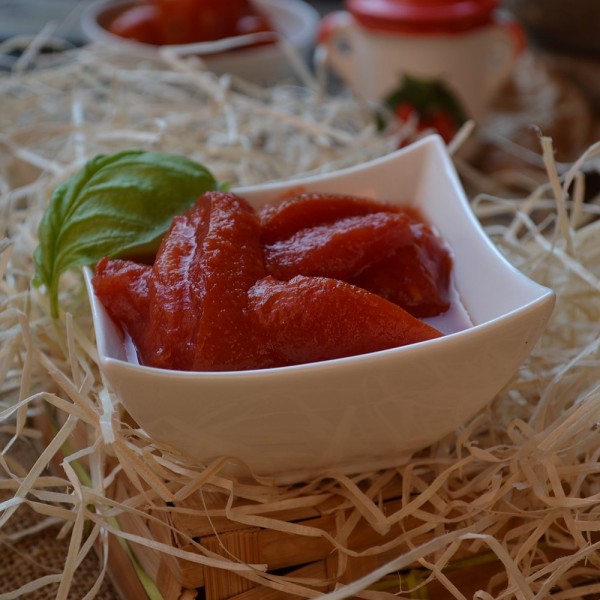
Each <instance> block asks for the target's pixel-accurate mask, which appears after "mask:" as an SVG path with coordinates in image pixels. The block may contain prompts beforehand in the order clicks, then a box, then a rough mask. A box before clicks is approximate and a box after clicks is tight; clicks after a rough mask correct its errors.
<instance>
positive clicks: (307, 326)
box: [249, 276, 442, 366]
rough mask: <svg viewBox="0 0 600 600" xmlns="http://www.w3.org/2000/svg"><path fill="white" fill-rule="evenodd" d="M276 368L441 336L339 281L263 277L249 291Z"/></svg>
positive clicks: (417, 321) (356, 288) (311, 278)
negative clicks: (278, 279) (286, 279)
mask: <svg viewBox="0 0 600 600" xmlns="http://www.w3.org/2000/svg"><path fill="white" fill-rule="evenodd" d="M249 309H250V311H251V312H252V315H253V318H254V322H255V327H256V328H257V329H258V330H259V331H262V332H263V334H262V335H263V336H264V338H265V344H266V345H267V346H268V348H269V350H270V353H271V357H272V360H273V363H274V365H275V366H285V365H295V364H302V363H309V362H315V361H322V360H328V359H333V358H341V357H345V356H353V355H357V354H364V353H367V352H375V351H377V350H384V349H387V348H393V347H396V346H403V345H406V344H413V343H416V342H421V341H424V340H429V339H433V338H437V337H440V336H442V334H441V333H440V332H439V331H437V330H436V329H434V328H433V327H430V326H429V325H427V324H425V323H423V322H422V321H419V320H418V319H415V318H414V317H412V316H411V315H410V314H408V313H407V312H406V311H404V310H403V309H401V308H400V307H399V306H396V305H395V304H392V303H391V302H388V301H387V300H384V299H383V298H380V297H378V296H376V295H375V294H371V293H370V292H367V291H366V290H363V289H361V288H358V287H355V286H353V285H350V284H348V283H345V282H343V281H338V280H335V279H328V278H324V277H302V276H299V277H294V279H292V280H291V281H289V282H281V281H277V280H275V279H274V278H272V277H266V278H264V279H262V280H260V281H258V282H257V283H256V285H254V286H253V287H252V288H251V290H250V292H249Z"/></svg>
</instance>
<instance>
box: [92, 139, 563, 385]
mask: <svg viewBox="0 0 600 600" xmlns="http://www.w3.org/2000/svg"><path fill="white" fill-rule="evenodd" d="M428 146H430V147H431V149H433V150H435V151H437V152H441V153H440V156H441V157H442V159H443V161H444V163H445V165H446V166H449V167H451V170H450V172H449V174H450V175H451V176H452V178H457V176H456V173H455V171H454V167H453V164H452V161H451V159H450V157H449V155H448V154H447V152H446V150H445V149H446V145H445V143H444V142H443V140H442V139H441V137H440V136H439V135H437V134H433V135H429V136H426V137H425V138H422V139H421V140H419V141H417V142H415V143H414V144H411V146H409V147H407V148H403V149H401V150H397V151H395V152H391V153H389V154H386V155H384V156H381V157H378V158H375V159H372V160H369V161H366V162H363V163H360V164H358V165H354V166H350V167H346V168H343V169H339V170H336V171H331V172H328V173H319V174H317V175H309V176H306V177H298V178H297V179H290V180H286V181H273V182H266V183H263V184H257V185H253V186H240V187H235V188H232V190H231V191H232V192H233V193H236V194H239V195H243V194H244V193H247V192H250V191H253V192H256V191H257V190H258V189H260V190H269V191H276V190H278V189H280V188H281V189H286V188H289V187H290V186H293V187H295V186H298V187H300V186H302V185H303V184H311V185H313V184H315V183H317V184H318V183H319V182H320V181H323V180H331V179H332V178H339V177H344V176H345V175H348V174H356V173H361V172H362V171H365V170H370V169H372V168H374V167H375V168H376V167H377V166H378V165H381V164H384V163H388V162H393V161H395V160H396V159H397V157H398V156H399V155H400V154H401V155H405V154H407V153H408V152H418V151H419V150H420V149H423V148H425V149H426V148H427V147H428ZM455 183H457V185H458V188H457V189H458V190H459V191H461V192H462V187H460V184H459V182H458V179H456V181H455ZM459 199H460V200H461V202H460V206H461V207H462V210H463V211H465V212H466V213H468V214H469V216H470V217H471V219H470V222H471V224H472V226H473V227H475V228H476V229H477V230H478V233H479V238H480V241H481V243H485V244H487V246H488V248H490V249H491V250H492V252H493V254H494V255H495V259H496V260H498V261H500V262H501V263H503V267H504V268H507V269H508V270H510V271H511V272H512V274H513V275H514V276H515V277H517V278H519V279H520V280H521V282H522V283H523V284H525V285H528V286H529V287H531V288H532V289H534V290H536V291H537V296H535V297H534V298H533V299H532V300H530V301H529V302H526V303H525V304H522V305H520V306H518V307H516V308H515V309H513V310H510V311H508V312H506V313H503V314H501V315H499V316H497V317H494V318H491V319H489V320H486V321H484V322H482V323H478V324H473V325H472V326H471V327H468V328H466V329H463V330H461V331H457V332H454V333H450V334H447V335H444V336H443V337H440V338H435V339H431V340H425V341H422V342H417V343H414V344H409V345H405V346H399V347H395V348H387V349H384V350H378V351H375V352H369V353H366V354H358V355H354V356H346V357H342V358H334V359H329V360H323V361H318V362H310V363H303V364H298V365H289V366H283V367H272V368H268V369H248V370H245V371H239V370H236V371H178V370H169V369H161V368H158V367H151V366H147V365H142V364H139V363H133V362H130V361H128V360H122V359H120V358H115V357H113V356H110V355H108V353H107V344H106V333H107V332H106V330H105V327H104V326H103V325H104V321H105V320H107V319H108V322H110V323H112V321H111V320H110V317H109V316H108V314H107V313H106V311H105V309H104V307H103V306H102V304H101V302H100V300H99V299H98V298H97V297H96V295H95V293H94V290H93V285H92V282H91V279H92V275H93V274H92V269H91V268H90V267H84V268H83V272H84V279H85V284H86V288H87V293H88V298H89V301H90V305H91V309H92V317H93V322H94V329H95V332H96V341H97V347H98V353H99V356H100V360H101V362H102V363H103V364H105V365H106V366H108V365H112V366H113V367H118V368H121V369H127V370H133V371H135V372H139V373H144V374H147V375H152V376H161V377H167V378H169V377H176V378H182V379H190V378H196V379H211V380H213V381H215V380H219V379H224V380H233V379H236V378H257V377H258V378H269V377H274V376H276V375H280V374H285V373H297V374H301V373H304V372H305V371H307V370H310V371H317V372H321V371H325V370H334V371H337V370H338V369H347V368H352V367H354V366H356V363H357V362H358V363H359V364H360V365H361V367H368V366H369V365H372V364H373V362H377V363H380V362H381V361H383V362H388V361H394V360H396V359H398V358H399V357H402V356H404V355H406V354H409V353H410V354H413V355H418V354H420V353H422V352H428V351H429V350H430V349H434V348H436V349H440V350H441V349H445V348H446V346H452V345H456V344H460V343H462V342H463V341H466V340H469V339H470V338H471V337H475V336H480V335H486V334H488V330H490V329H494V328H496V327H501V326H502V324H503V323H505V322H506V321H508V320H511V319H513V318H516V317H517V316H518V315H521V314H522V313H524V312H526V311H531V310H536V309H537V308H538V307H541V306H543V305H545V304H546V303H548V302H552V303H554V301H555V293H554V291H553V290H552V289H550V288H548V287H546V286H543V285H542V284H539V283H538V282H536V281H534V280H532V279H531V278H529V277H528V276H526V275H525V274H524V273H522V272H521V271H519V270H518V269H517V268H516V267H515V266H514V265H512V264H511V263H510V262H509V261H508V260H507V259H506V257H504V255H502V254H501V252H500V251H499V249H498V248H497V247H496V246H495V245H494V244H493V243H492V241H491V240H490V239H489V237H488V236H487V235H486V234H485V232H484V231H483V229H482V227H481V225H480V223H479V221H478V220H477V219H476V218H475V216H474V214H473V213H472V210H471V208H470V205H469V204H468V201H467V200H466V197H465V196H464V193H462V194H461V197H460V198H459ZM440 347H441V348H440Z"/></svg>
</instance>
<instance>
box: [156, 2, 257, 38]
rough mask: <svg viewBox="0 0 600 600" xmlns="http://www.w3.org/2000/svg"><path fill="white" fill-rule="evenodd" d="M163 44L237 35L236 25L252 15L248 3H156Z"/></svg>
mask: <svg viewBox="0 0 600 600" xmlns="http://www.w3.org/2000/svg"><path fill="white" fill-rule="evenodd" d="M157 6H158V7H159V9H160V13H161V20H160V21H161V34H162V37H163V40H164V42H163V43H165V44H189V43H193V42H205V41H214V40H218V39H222V38H226V37H231V36H234V35H237V34H238V22H239V21H240V19H242V18H243V17H245V16H247V15H249V14H252V13H253V11H252V6H251V5H250V3H249V2H248V0H157Z"/></svg>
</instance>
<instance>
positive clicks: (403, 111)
mask: <svg viewBox="0 0 600 600" xmlns="http://www.w3.org/2000/svg"><path fill="white" fill-rule="evenodd" d="M394 114H395V115H396V117H397V118H398V119H399V120H400V121H409V120H410V119H414V118H415V116H417V115H418V112H417V109H416V108H415V107H414V105H413V104H412V103H410V102H400V104H398V105H397V106H396V108H395V109H394Z"/></svg>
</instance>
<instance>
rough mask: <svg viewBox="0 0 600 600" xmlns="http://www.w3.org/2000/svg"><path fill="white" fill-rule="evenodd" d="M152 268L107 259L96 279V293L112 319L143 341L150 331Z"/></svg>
mask: <svg viewBox="0 0 600 600" xmlns="http://www.w3.org/2000/svg"><path fill="white" fill-rule="evenodd" d="M150 271H151V269H150V267H149V266H148V265H140V264H137V263H134V262H131V261H129V260H109V259H108V258H103V259H102V260H100V262H99V263H98V264H97V265H96V270H95V273H94V277H93V278H92V284H93V286H94V292H95V293H96V295H97V296H98V298H99V299H100V301H101V302H102V304H103V305H104V307H105V308H106V311H107V312H108V314H109V315H110V317H111V319H113V321H115V323H117V324H119V325H120V326H121V327H122V328H123V329H124V330H125V331H127V332H128V333H129V335H131V337H132V339H133V340H136V341H137V340H141V339H142V338H143V337H144V334H145V331H146V326H147V316H148V306H149V302H150V295H149V290H148V280H149V277H150Z"/></svg>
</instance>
